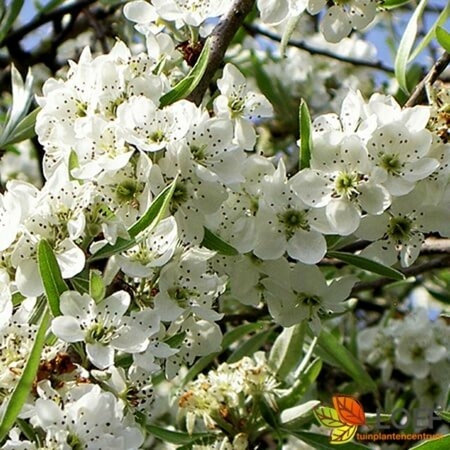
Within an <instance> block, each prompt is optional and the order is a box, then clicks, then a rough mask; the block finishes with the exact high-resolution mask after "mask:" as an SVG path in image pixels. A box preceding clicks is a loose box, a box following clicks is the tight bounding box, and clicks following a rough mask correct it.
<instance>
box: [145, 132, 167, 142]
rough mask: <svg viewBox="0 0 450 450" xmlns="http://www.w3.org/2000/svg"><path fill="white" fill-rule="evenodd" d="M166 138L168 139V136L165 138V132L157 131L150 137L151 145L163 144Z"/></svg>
mask: <svg viewBox="0 0 450 450" xmlns="http://www.w3.org/2000/svg"><path fill="white" fill-rule="evenodd" d="M165 138H166V136H165V134H164V132H163V131H162V130H157V131H155V132H154V133H152V134H151V135H150V137H149V138H148V140H149V141H150V142H151V143H156V144H161V142H163V141H164V139H165Z"/></svg>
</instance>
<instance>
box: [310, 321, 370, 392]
mask: <svg viewBox="0 0 450 450" xmlns="http://www.w3.org/2000/svg"><path fill="white" fill-rule="evenodd" d="M317 346H318V347H319V349H320V350H321V351H322V352H324V353H325V355H326V358H327V360H328V361H330V362H332V363H333V364H334V365H335V366H336V367H339V368H341V369H342V370H343V371H344V372H345V373H347V374H348V375H349V376H350V377H351V378H353V380H354V381H356V383H357V384H358V385H359V386H360V387H361V388H362V389H363V391H364V392H368V391H371V392H376V391H377V384H376V383H375V381H373V380H372V378H371V377H370V375H369V374H368V373H367V372H366V370H365V369H364V366H363V365H362V363H361V362H360V361H359V360H358V359H357V358H355V357H354V356H353V355H352V354H351V353H350V352H349V351H348V350H347V349H346V348H345V347H344V346H343V345H342V344H341V343H340V342H339V341H338V340H337V339H336V338H335V337H334V336H333V335H332V334H331V333H330V332H328V331H327V330H324V329H322V331H321V333H320V336H319V338H318V341H317ZM317 350H318V349H316V353H317V354H318V356H321V355H320V353H319V352H318V351H317Z"/></svg>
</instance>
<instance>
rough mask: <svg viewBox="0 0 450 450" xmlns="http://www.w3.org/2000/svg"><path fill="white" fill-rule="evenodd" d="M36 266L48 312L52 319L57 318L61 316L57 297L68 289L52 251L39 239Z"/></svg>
mask: <svg viewBox="0 0 450 450" xmlns="http://www.w3.org/2000/svg"><path fill="white" fill-rule="evenodd" d="M38 265H39V273H40V275H41V279H42V284H43V285H44V291H45V295H46V297H47V300H48V304H49V306H50V310H51V312H52V314H53V317H57V316H59V315H61V311H60V309H59V297H60V296H61V294H62V293H63V292H64V291H67V289H68V287H67V284H66V282H65V281H64V280H63V278H62V276H61V271H60V269H59V265H58V261H57V260H56V257H55V254H54V253H53V249H52V247H51V245H50V244H49V243H48V241H46V240H45V239H41V240H40V242H39V244H38Z"/></svg>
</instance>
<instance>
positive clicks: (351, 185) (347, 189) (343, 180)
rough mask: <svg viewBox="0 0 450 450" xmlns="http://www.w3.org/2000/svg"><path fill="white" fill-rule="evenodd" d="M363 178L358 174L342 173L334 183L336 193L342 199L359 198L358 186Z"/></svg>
mask: <svg viewBox="0 0 450 450" xmlns="http://www.w3.org/2000/svg"><path fill="white" fill-rule="evenodd" d="M361 179H362V178H361V176H360V175H358V173H356V172H352V173H346V172H340V173H339V175H338V176H337V178H336V181H335V182H334V185H335V190H336V193H337V194H338V195H339V196H341V197H344V196H345V197H347V198H348V199H349V200H351V199H354V198H355V197H357V196H358V194H359V192H358V189H357V188H358V184H359V182H360V181H361Z"/></svg>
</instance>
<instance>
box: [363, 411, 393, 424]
mask: <svg viewBox="0 0 450 450" xmlns="http://www.w3.org/2000/svg"><path fill="white" fill-rule="evenodd" d="M364 416H365V418H366V425H376V424H378V423H380V422H389V420H391V415H390V414H381V413H365V414H364Z"/></svg>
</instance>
